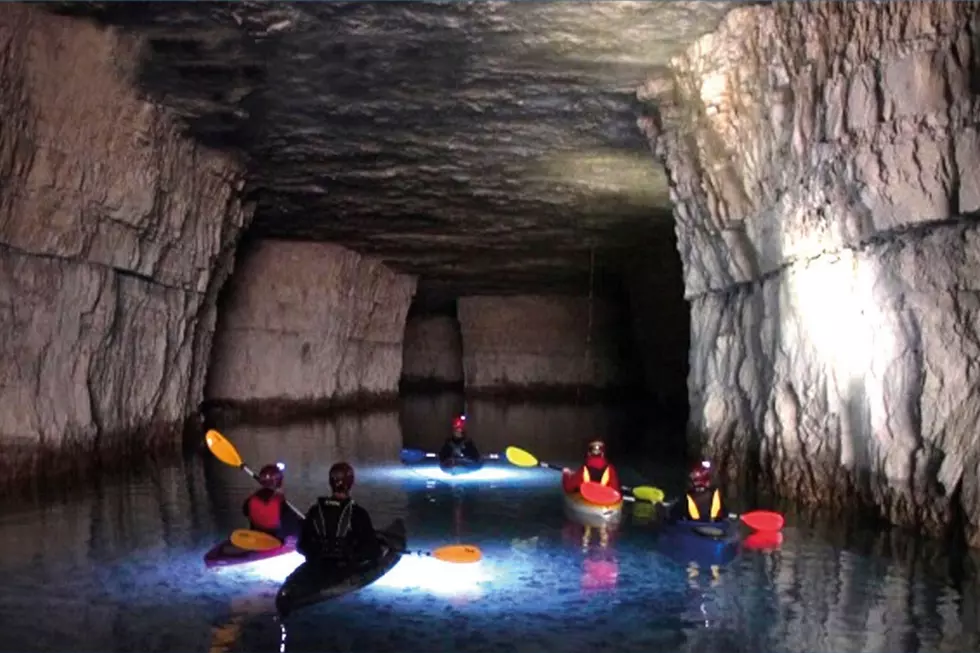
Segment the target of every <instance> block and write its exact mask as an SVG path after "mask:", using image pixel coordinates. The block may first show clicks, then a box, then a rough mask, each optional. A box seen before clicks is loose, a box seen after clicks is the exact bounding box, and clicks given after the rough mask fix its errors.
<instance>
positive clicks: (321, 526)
mask: <svg viewBox="0 0 980 653" xmlns="http://www.w3.org/2000/svg"><path fill="white" fill-rule="evenodd" d="M353 515H354V500H353V499H351V498H347V499H333V498H329V499H323V498H321V499H320V500H319V501H317V512H316V514H315V515H314V516H313V530H314V531H316V534H317V539H318V540H319V544H320V557H321V558H327V559H330V560H344V559H347V558H349V557H350V554H351V543H350V534H351V518H352V517H353Z"/></svg>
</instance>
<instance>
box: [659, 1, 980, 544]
mask: <svg viewBox="0 0 980 653" xmlns="http://www.w3.org/2000/svg"><path fill="white" fill-rule="evenodd" d="M978 15H980V5H977V4H975V3H955V2H935V3H927V2H922V3H912V2H908V3H906V2H902V3H836V4H830V3H813V4H810V3H808V4H805V5H804V4H786V5H778V6H765V7H751V8H740V9H736V10H734V11H733V12H732V13H731V14H730V15H729V16H728V17H727V18H726V19H725V20H724V21H723V23H722V24H721V26H720V28H719V29H718V31H717V32H715V33H713V34H711V35H708V36H706V37H704V38H702V39H701V40H700V41H698V42H697V43H696V44H694V45H693V46H692V47H691V48H690V49H689V50H688V51H687V52H686V54H685V55H684V56H682V57H679V58H678V59H677V60H676V61H675V62H674V64H673V66H674V73H675V78H674V80H673V82H672V83H665V82H663V81H651V83H650V84H648V85H647V86H645V87H644V88H643V89H641V91H640V97H641V99H643V100H645V101H647V102H649V103H650V110H649V113H648V115H647V116H646V117H644V118H642V119H641V120H640V126H641V128H642V129H644V130H645V131H646V133H647V135H648V137H649V138H650V141H651V145H652V148H653V150H654V152H655V153H656V154H657V155H658V156H659V157H661V158H662V160H663V161H664V163H665V165H666V168H667V171H668V174H669V177H670V184H671V196H672V199H673V200H674V202H675V204H676V205H675V219H676V223H677V233H678V241H679V242H678V249H679V251H680V254H681V259H682V263H683V266H684V282H685V296H686V298H687V299H688V301H689V302H690V304H691V325H692V326H691V356H690V362H691V371H690V375H689V377H688V392H689V397H690V403H691V409H690V410H691V417H690V420H689V427H690V436H691V439H692V441H693V444H694V445H696V446H701V447H703V449H704V450H705V451H706V452H707V453H709V454H711V455H714V456H717V457H719V458H720V459H721V461H723V462H725V463H727V464H726V468H727V469H728V470H729V472H733V471H734V470H736V469H739V470H742V471H749V472H751V471H752V470H754V469H756V468H757V466H758V467H759V468H761V469H762V470H763V471H764V473H765V474H766V476H767V478H769V480H771V481H772V482H773V483H774V484H775V485H776V487H777V488H778V489H780V490H781V491H782V492H783V493H784V494H786V495H789V496H791V497H795V498H797V499H801V500H804V501H807V502H812V503H821V502H824V503H827V502H829V503H844V502H848V503H850V504H851V505H854V504H855V503H862V502H863V503H864V504H865V505H869V506H875V507H876V508H877V510H879V511H880V512H881V514H882V515H884V516H886V517H888V518H889V519H891V520H892V521H895V522H897V523H902V524H916V525H921V526H924V527H925V528H926V529H927V530H928V531H930V532H935V533H938V532H940V531H941V530H942V529H943V528H944V527H946V526H947V525H948V524H949V523H951V521H952V520H953V519H954V518H955V516H956V515H957V514H958V513H960V512H962V513H964V514H965V520H966V530H967V536H968V539H969V540H970V542H971V543H972V544H974V545H980V484H978V479H980V475H978V470H980V449H978V447H977V444H978V441H977V437H978V433H980V423H978V418H980V389H978V370H980V366H978V365H977V362H978V360H980V338H978V326H980V292H978V291H980V284H978V282H977V279H978V278H980V233H978V232H977V228H976V225H975V222H974V221H973V220H971V219H970V218H974V217H976V215H977V211H978V210H980V183H978V182H980V178H978V177H977V170H978V169H980V137H978V131H977V123H978V116H980V110H978V103H977V90H978V89H977V80H978V78H980V77H978V57H980V54H978V51H977V43H976V37H975V35H976V34H977V28H978V27H980V25H978Z"/></svg>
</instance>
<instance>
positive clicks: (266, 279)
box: [207, 240, 415, 404]
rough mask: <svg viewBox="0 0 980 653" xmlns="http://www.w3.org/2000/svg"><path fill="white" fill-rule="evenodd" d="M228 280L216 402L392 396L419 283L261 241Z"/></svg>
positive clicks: (303, 246)
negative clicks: (406, 325) (406, 321)
mask: <svg viewBox="0 0 980 653" xmlns="http://www.w3.org/2000/svg"><path fill="white" fill-rule="evenodd" d="M240 258H241V260H240V262H239V265H238V266H237V267H236V269H235V273H234V275H233V276H232V278H231V280H230V281H229V288H228V290H227V296H226V299H225V301H223V302H222V306H221V308H222V314H221V320H220V322H219V324H218V332H217V335H216V338H215V347H214V355H213V358H212V367H211V370H210V373H209V376H208V386H207V397H208V399H209V400H210V401H214V402H218V403H220V402H226V403H231V404H235V403H238V404H246V403H249V402H256V401H266V402H273V401H275V402H285V403H287V404H288V403H289V402H318V401H337V400H344V399H350V398H353V397H357V396H379V395H392V396H393V395H394V394H395V393H396V392H397V390H398V380H399V378H400V377H401V370H402V339H403V338H404V335H405V316H406V315H407V313H408V307H409V304H411V301H412V296H413V295H414V293H415V278H414V277H411V276H406V275H402V274H397V273H395V272H392V271H391V270H390V269H388V268H387V267H385V266H384V265H382V264H381V263H379V262H378V261H375V260H373V259H370V258H367V257H363V256H360V255H359V254H356V253H355V252H352V251H350V250H348V249H344V248H343V247H339V246H337V245H330V244H327V243H316V242H291V241H280V240H262V241H258V242H256V243H254V244H253V245H251V246H250V247H249V248H247V249H246V250H245V251H244V252H243V253H242V255H241V257H240Z"/></svg>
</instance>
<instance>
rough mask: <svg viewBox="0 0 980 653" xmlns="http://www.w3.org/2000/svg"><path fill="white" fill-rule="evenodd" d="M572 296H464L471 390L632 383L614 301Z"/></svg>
mask: <svg viewBox="0 0 980 653" xmlns="http://www.w3.org/2000/svg"><path fill="white" fill-rule="evenodd" d="M592 304H593V305H592V306H591V308H590V298H588V297H572V296H539V295H524V296H507V297H492V296H473V297H461V298H460V299H459V307H458V312H459V324H460V329H461V332H462V337H463V376H464V379H465V383H466V389H467V390H468V391H470V390H473V391H494V390H510V389H513V390H517V389H550V388H562V387H564V388H610V387H617V386H626V385H630V384H631V383H633V382H635V377H634V376H632V375H631V372H633V367H632V366H631V365H630V364H629V358H628V354H626V352H624V351H622V350H621V348H620V346H621V343H622V339H621V338H620V335H621V334H622V332H623V330H624V324H623V319H622V315H621V314H620V312H619V311H618V308H617V306H616V305H615V304H613V303H611V302H607V301H605V300H601V299H594V300H593V301H592Z"/></svg>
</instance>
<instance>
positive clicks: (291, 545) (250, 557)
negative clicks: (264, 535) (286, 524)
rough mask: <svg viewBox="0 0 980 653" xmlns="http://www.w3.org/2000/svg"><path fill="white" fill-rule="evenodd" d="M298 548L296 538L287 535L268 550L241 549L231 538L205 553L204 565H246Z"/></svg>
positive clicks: (210, 566) (209, 566) (208, 566)
mask: <svg viewBox="0 0 980 653" xmlns="http://www.w3.org/2000/svg"><path fill="white" fill-rule="evenodd" d="M295 550H296V538H295V537H287V538H286V539H285V540H284V541H283V545H282V546H281V547H279V548H276V549H269V550H268V551H249V550H248V549H239V548H238V547H237V546H235V545H234V544H232V543H231V540H230V539H229V540H222V541H221V542H218V543H217V544H215V545H214V547H212V548H211V550H210V551H208V552H207V553H205V554H204V566H205V567H207V568H208V569H210V568H212V567H230V566H232V565H244V564H248V563H250V562H258V561H260V560H268V559H269V558H275V557H278V556H281V555H285V554H287V553H292V552H293V551H295Z"/></svg>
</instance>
